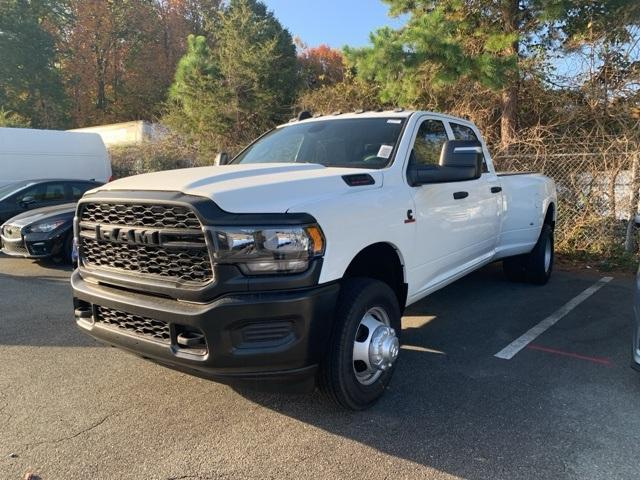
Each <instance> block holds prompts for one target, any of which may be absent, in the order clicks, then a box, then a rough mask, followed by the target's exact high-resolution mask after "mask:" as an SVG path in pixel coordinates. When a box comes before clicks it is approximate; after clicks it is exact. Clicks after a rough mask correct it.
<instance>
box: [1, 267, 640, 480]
mask: <svg viewBox="0 0 640 480" xmlns="http://www.w3.org/2000/svg"><path fill="white" fill-rule="evenodd" d="M69 274H70V271H69V270H68V269H64V268H60V267H56V266H53V265H44V266H43V265H39V264H37V263H34V262H31V261H28V260H18V259H10V258H7V257H4V256H2V255H0V478H1V479H7V480H8V479H18V478H23V477H24V475H25V473H26V472H35V473H37V474H38V476H39V477H40V478H42V479H43V480H50V479H63V480H66V479H129V478H135V479H142V478H143V479H167V480H168V479H235V478H260V479H263V478H278V479H280V478H296V479H297V478H323V479H326V478H367V479H378V478H380V479H382V478H438V479H440V478H464V479H472V480H476V479H531V478H537V479H542V478H545V479H608V480H610V479H631V478H639V477H640V468H639V467H638V452H639V451H640V415H638V408H639V407H640V374H638V373H637V372H635V371H633V370H631V369H630V367H629V359H630V343H629V342H630V332H631V325H630V321H631V305H632V292H633V280H632V278H631V277H630V276H620V275H616V274H614V275H612V276H613V277H614V278H613V280H612V281H611V282H609V283H607V284H604V285H603V286H602V288H600V289H599V290H598V291H597V292H595V293H594V294H593V295H592V296H590V297H589V298H587V299H586V300H584V301H583V302H582V303H580V304H579V305H578V306H577V307H576V308H575V309H573V310H571V311H570V312H569V313H568V314H567V315H566V316H564V317H563V318H561V319H560V320H559V321H558V322H557V323H556V324H555V325H553V326H552V327H550V328H549V329H548V330H547V331H545V332H544V333H543V334H542V335H540V336H539V337H537V338H536V339H535V340H534V341H533V342H532V343H530V344H528V346H527V347H526V348H524V349H523V350H521V351H520V352H519V353H517V354H516V355H515V356H514V357H513V358H512V359H511V360H505V359H501V358H496V357H495V354H496V353H497V352H499V351H501V350H502V349H503V348H505V347H506V346H507V345H509V344H510V343H511V342H513V341H514V340H515V339H517V338H518V337H519V336H520V335H522V334H523V333H525V332H526V331H527V330H529V329H530V328H531V327H533V326H535V325H537V324H538V323H539V322H541V321H542V320H543V319H545V318H547V317H548V316H549V315H551V314H552V313H553V312H556V311H557V310H558V309H559V308H561V307H562V306H563V305H565V304H566V303H567V302H568V301H570V300H571V299H572V298H574V297H575V296H576V295H578V294H580V293H581V292H583V291H584V290H585V289H587V288H589V287H590V286H592V285H594V283H596V282H597V281H598V280H600V279H601V278H602V277H603V275H600V274H598V273H597V272H575V271H557V272H556V273H555V274H554V276H553V277H552V280H551V282H550V283H549V284H548V285H547V286H546V287H533V286H528V285H516V284H510V283H508V282H507V281H506V280H505V279H504V277H503V276H502V272H501V269H500V268H499V265H492V266H489V267H487V268H485V269H483V270H481V271H479V272H477V273H475V274H473V275H471V276H470V277H468V278H465V279H463V280H460V281H458V282H456V283H455V284H453V285H451V286H449V287H447V288H445V289H443V290H442V291H440V292H437V293H436V294H434V295H432V296H431V297H429V298H427V299H425V300H424V301H422V302H419V303H418V304H416V305H413V306H412V307H411V308H410V309H409V310H408V311H407V312H406V315H405V318H404V319H403V339H402V342H403V344H404V347H403V350H402V353H401V357H400V360H399V364H398V368H397V370H396V373H395V376H394V379H393V381H392V383H391V386H390V389H389V391H388V392H387V394H386V395H385V396H384V397H383V399H382V400H381V401H380V402H379V403H378V404H377V405H376V406H375V407H374V408H373V409H371V410H369V411H366V412H360V413H350V412H343V411H336V410H335V409H334V408H333V407H331V406H329V405H328V404H326V403H325V402H324V401H323V400H322V398H321V397H318V396H316V395H291V394H289V395H283V394H269V393H255V392H248V391H242V392H237V391H235V390H233V389H232V388H230V387H227V386H222V385H219V384H216V383H212V382H208V381H206V380H201V379H198V378H193V377H190V376H187V375H184V374H181V373H177V372H174V371H171V370H168V369H165V368H163V367H160V366H157V365H154V364H151V363H148V362H146V361H144V360H142V359H139V358H137V357H134V356H131V355H129V354H126V353H123V352H121V351H119V350H116V349H113V348H108V347H104V346H102V345H100V344H98V343H96V342H94V341H93V340H91V339H89V338H88V337H86V336H84V335H83V334H81V333H80V332H79V331H77V330H76V327H75V325H74V322H73V319H72V312H71V293H70V288H69V285H68V277H69Z"/></svg>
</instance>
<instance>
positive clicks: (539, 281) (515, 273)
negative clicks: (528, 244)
mask: <svg viewBox="0 0 640 480" xmlns="http://www.w3.org/2000/svg"><path fill="white" fill-rule="evenodd" d="M553 259H554V248H553V228H552V227H551V225H547V224H545V225H543V226H542V231H541V232H540V237H539V238H538V241H537V242H536V245H535V247H533V250H531V252H530V253H528V254H526V255H518V256H516V257H510V258H505V259H504V260H503V261H502V266H503V269H504V273H505V275H506V276H507V278H508V279H509V280H510V281H512V282H529V283H533V284H535V285H544V284H546V283H547V282H548V281H549V277H551V272H552V271H553Z"/></svg>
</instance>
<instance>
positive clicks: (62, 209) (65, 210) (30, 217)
mask: <svg viewBox="0 0 640 480" xmlns="http://www.w3.org/2000/svg"><path fill="white" fill-rule="evenodd" d="M75 212H76V204H75V203H65V204H63V205H55V206H52V207H44V208H36V209H34V210H28V211H26V212H24V213H21V214H20V215H16V216H15V217H13V218H10V219H9V220H7V222H6V223H8V224H11V225H15V226H16V227H26V226H27V225H31V224H32V223H35V222H41V221H45V220H51V219H53V218H55V217H61V216H68V217H69V218H70V219H73V216H74V215H75Z"/></svg>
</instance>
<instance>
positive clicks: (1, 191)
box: [0, 182, 29, 200]
mask: <svg viewBox="0 0 640 480" xmlns="http://www.w3.org/2000/svg"><path fill="white" fill-rule="evenodd" d="M28 184H29V182H16V183H10V184H8V185H4V186H3V187H0V200H4V199H5V198H6V197H8V196H9V195H11V194H12V193H14V192H16V191H18V190H19V189H20V188H22V187H24V186H25V185H28Z"/></svg>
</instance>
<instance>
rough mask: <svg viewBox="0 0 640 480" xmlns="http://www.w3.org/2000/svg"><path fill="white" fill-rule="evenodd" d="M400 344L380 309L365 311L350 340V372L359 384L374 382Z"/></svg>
mask: <svg viewBox="0 0 640 480" xmlns="http://www.w3.org/2000/svg"><path fill="white" fill-rule="evenodd" d="M399 350H400V344H399V341H398V337H397V336H396V332H395V330H394V329H393V328H391V321H390V320H389V315H388V314H387V312H386V311H385V310H384V309H383V308H382V307H373V308H370V309H369V310H367V312H366V313H365V314H364V316H363V317H362V318H361V319H360V323H359V324H358V328H357V329H356V334H355V338H354V340H353V360H352V365H353V373H354V374H355V376H356V379H357V380H358V382H359V383H360V384H362V385H371V384H373V383H375V382H376V381H377V380H378V379H379V378H380V376H381V375H382V374H383V372H385V371H386V370H389V369H390V368H391V367H392V366H393V363H394V362H395V361H396V358H398V353H399Z"/></svg>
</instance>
